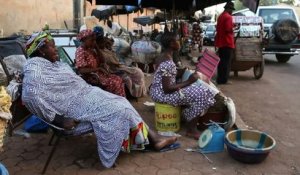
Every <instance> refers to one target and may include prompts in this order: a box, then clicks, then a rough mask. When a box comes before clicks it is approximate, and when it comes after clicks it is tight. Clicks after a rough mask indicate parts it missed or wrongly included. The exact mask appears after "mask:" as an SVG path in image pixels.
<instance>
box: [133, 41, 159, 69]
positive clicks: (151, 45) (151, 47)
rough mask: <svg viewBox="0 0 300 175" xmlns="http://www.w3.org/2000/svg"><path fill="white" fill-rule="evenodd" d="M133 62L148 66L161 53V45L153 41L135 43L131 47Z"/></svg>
mask: <svg viewBox="0 0 300 175" xmlns="http://www.w3.org/2000/svg"><path fill="white" fill-rule="evenodd" d="M131 53H132V56H133V62H138V63H144V64H149V63H153V62H154V60H155V58H156V57H157V56H158V55H159V54H160V53H161V45H160V44H159V43H157V42H155V41H143V40H140V41H135V42H134V43H133V44H132V46H131Z"/></svg>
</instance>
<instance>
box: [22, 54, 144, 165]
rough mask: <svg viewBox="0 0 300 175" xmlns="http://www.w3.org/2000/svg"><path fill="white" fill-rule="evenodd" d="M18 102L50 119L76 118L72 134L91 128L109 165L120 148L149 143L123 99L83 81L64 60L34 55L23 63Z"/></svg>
mask: <svg viewBox="0 0 300 175" xmlns="http://www.w3.org/2000/svg"><path fill="white" fill-rule="evenodd" d="M22 101H23V102H24V104H25V106H26V107H27V108H28V109H29V111H30V112H32V113H33V114H35V115H36V116H39V117H41V118H42V119H44V120H46V121H48V122H52V121H53V120H54V118H55V115H63V116H65V117H66V118H71V119H74V120H77V121H80V124H79V125H77V126H76V128H75V129H74V130H71V131H70V132H71V133H72V134H74V135H78V134H81V133H85V132H86V131H90V130H93V131H94V133H95V136H96V139H97V147H98V155H99V157H100V160H101V162H102V164H103V165H104V166H105V167H111V166H112V165H113V164H114V162H115V160H116V158H117V157H118V155H119V152H120V150H123V151H127V152H128V151H129V150H130V149H143V148H144V145H146V144H149V140H148V137H147V135H148V126H147V125H146V124H145V123H144V122H143V120H142V118H141V117H140V115H139V114H138V113H137V111H136V110H135V109H134V108H133V106H132V105H131V104H130V103H129V102H128V101H127V100H126V99H125V98H124V97H121V96H118V95H115V94H112V93H109V92H107V91H104V90H102V89H100V88H98V87H96V86H91V85H89V84H87V83H86V82H85V81H84V80H83V79H82V78H81V77H79V76H78V75H76V74H75V73H74V71H73V70H72V69H71V68H70V67H69V66H68V65H67V64H65V63H62V62H59V61H57V62H55V63H52V62H50V61H48V60H46V59H44V58H41V57H34V58H31V59H30V60H28V61H27V63H26V65H25V66H24V79H23V90H22Z"/></svg>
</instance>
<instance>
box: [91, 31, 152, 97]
mask: <svg viewBox="0 0 300 175" xmlns="http://www.w3.org/2000/svg"><path fill="white" fill-rule="evenodd" d="M94 33H95V34H96V43H97V47H96V48H97V49H98V51H99V52H98V53H99V57H101V59H103V60H104V61H105V62H106V64H107V65H108V67H109V71H110V72H111V73H113V74H116V75H119V76H120V77H121V78H122V79H123V81H124V82H125V85H126V87H127V89H128V91H129V93H130V95H131V96H133V97H142V96H144V95H146V91H147V90H146V86H145V80H144V73H143V71H142V70H141V69H139V68H137V67H128V66H126V65H124V64H121V63H120V62H119V59H118V58H117V56H116V54H115V53H114V52H113V51H112V45H113V42H114V41H113V40H112V39H109V38H107V37H104V32H103V28H102V27H100V26H96V27H95V28H94Z"/></svg>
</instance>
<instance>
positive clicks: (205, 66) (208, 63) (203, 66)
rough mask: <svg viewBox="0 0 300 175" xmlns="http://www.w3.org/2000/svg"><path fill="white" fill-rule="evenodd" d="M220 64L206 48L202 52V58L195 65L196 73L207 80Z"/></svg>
mask: <svg viewBox="0 0 300 175" xmlns="http://www.w3.org/2000/svg"><path fill="white" fill-rule="evenodd" d="M219 62H220V58H219V57H218V56H217V55H216V54H215V53H214V52H212V51H209V50H208V49H207V48H206V49H205V50H204V52H203V57H202V58H201V59H200V61H199V62H198V64H197V71H199V72H201V73H203V74H204V75H206V76H207V77H208V78H209V80H210V79H211V78H212V77H213V75H214V74H215V72H216V69H217V67H218V64H219Z"/></svg>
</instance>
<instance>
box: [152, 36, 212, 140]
mask: <svg viewBox="0 0 300 175" xmlns="http://www.w3.org/2000/svg"><path fill="white" fill-rule="evenodd" d="M161 45H162V47H164V52H163V53H162V55H161V59H160V61H159V63H158V64H157V69H156V71H155V74H154V79H153V81H152V85H151V87H150V95H151V97H152V99H153V100H154V101H155V102H159V103H166V104H170V105H173V106H182V114H183V117H184V119H185V120H186V121H187V132H186V135H187V136H188V137H192V138H194V139H198V138H199V136H200V132H199V131H198V130H197V122H198V120H199V119H200V117H202V116H203V115H204V114H205V113H206V111H207V109H208V108H209V107H211V106H213V105H214V103H215V99H214V97H215V95H216V93H215V92H213V91H212V90H210V89H209V88H207V87H205V86H194V85H192V84H194V83H195V82H196V81H197V80H198V79H199V78H201V77H200V74H198V73H196V72H195V73H193V74H191V75H190V76H189V78H188V79H187V80H186V81H183V82H181V83H177V81H176V80H177V78H178V77H182V75H183V73H184V69H183V70H180V71H177V69H176V65H175V63H174V61H173V52H174V51H178V50H179V48H180V46H179V43H178V42H177V41H176V35H175V34H174V33H171V32H165V33H164V34H163V36H162V38H161ZM202 76H204V75H203V74H202ZM203 79H205V78H203Z"/></svg>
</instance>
